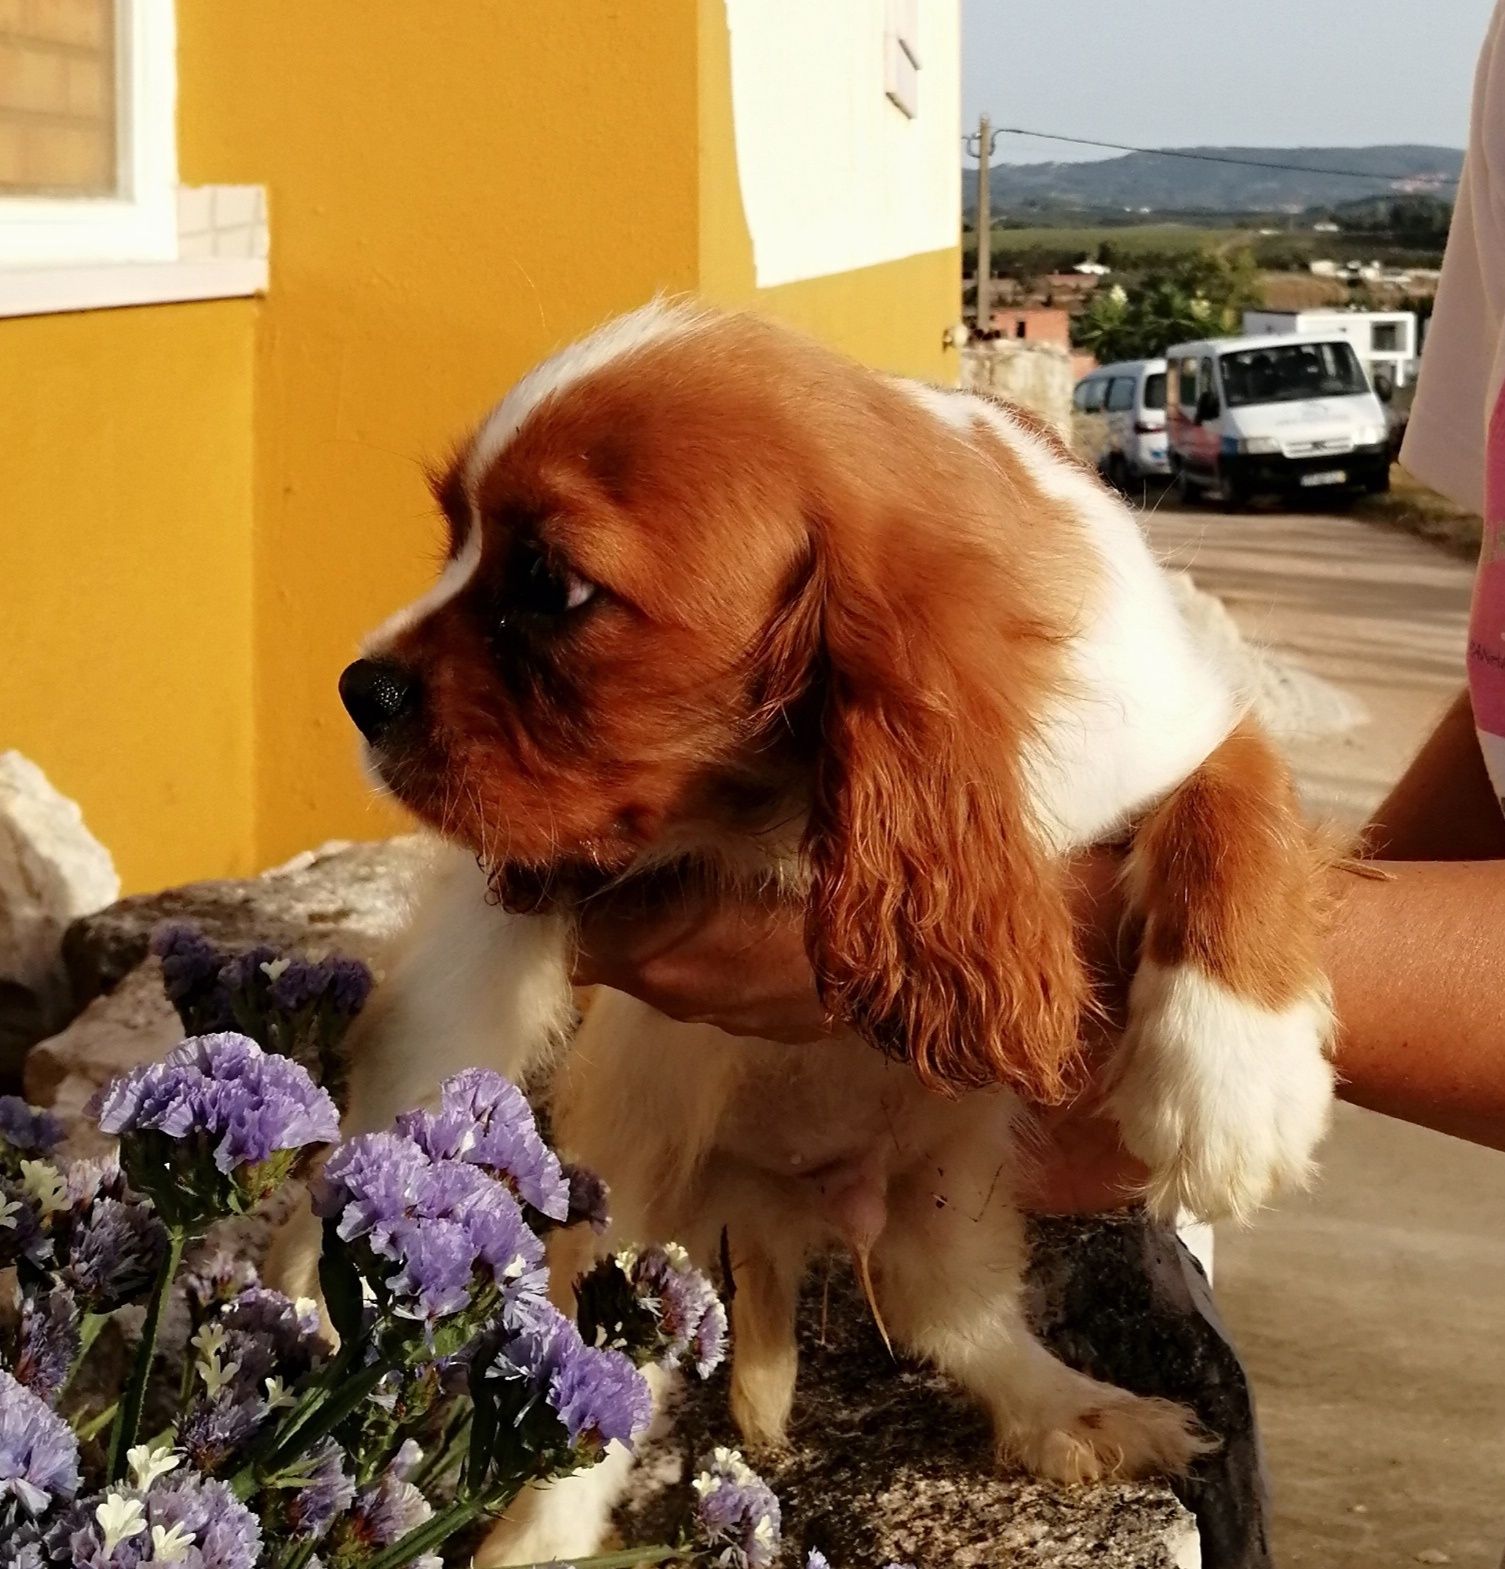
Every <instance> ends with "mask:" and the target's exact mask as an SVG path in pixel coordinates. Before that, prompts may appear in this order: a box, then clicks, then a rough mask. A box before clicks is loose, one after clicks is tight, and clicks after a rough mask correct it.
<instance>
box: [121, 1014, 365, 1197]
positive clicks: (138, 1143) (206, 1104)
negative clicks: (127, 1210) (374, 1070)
mask: <svg viewBox="0 0 1505 1569" xmlns="http://www.w3.org/2000/svg"><path fill="white" fill-rule="evenodd" d="M94 1107H95V1109H96V1110H97V1113H98V1116H99V1126H100V1128H101V1129H102V1130H103V1131H104V1132H105V1133H113V1134H117V1135H119V1136H120V1138H121V1157H122V1160H123V1162H124V1163H125V1165H126V1168H127V1171H128V1172H129V1173H130V1175H131V1177H132V1180H133V1181H135V1182H137V1183H138V1185H140V1186H142V1187H144V1188H146V1189H147V1191H148V1192H150V1194H151V1196H152V1198H153V1199H154V1200H155V1201H156V1203H157V1205H158V1207H159V1208H160V1209H164V1210H165V1211H167V1213H168V1214H169V1215H173V1214H176V1215H179V1216H183V1217H185V1218H188V1219H203V1218H204V1217H205V1213H206V1211H207V1212H208V1213H215V1212H216V1210H215V1209H214V1205H216V1204H218V1205H221V1206H227V1207H230V1208H240V1207H243V1201H245V1200H247V1199H249V1200H255V1199H259V1198H262V1197H264V1196H265V1195H266V1193H267V1192H269V1191H271V1189H272V1188H274V1187H276V1186H277V1185H278V1184H279V1183H281V1182H282V1181H284V1180H285V1179H286V1178H287V1176H288V1175H289V1174H290V1172H291V1171H292V1169H293V1167H294V1165H295V1164H296V1162H297V1160H298V1158H299V1157H300V1156H301V1155H303V1154H304V1152H305V1151H307V1150H309V1149H311V1148H312V1147H313V1146H315V1145H319V1144H332V1143H334V1142H335V1141H336V1140H337V1139H338V1138H339V1132H340V1129H339V1113H338V1112H337V1111H336V1109H335V1104H334V1102H333V1101H332V1100H331V1099H330V1098H329V1096H328V1094H327V1093H326V1092H325V1091H324V1090H321V1089H320V1088H319V1087H318V1085H316V1084H315V1083H314V1081H313V1080H312V1079H311V1078H310V1077H309V1075H308V1072H307V1070H306V1069H304V1068H302V1067H300V1066H299V1065H298V1064H297V1063H295V1062H292V1061H290V1060H289V1059H288V1058H286V1057H278V1056H274V1055H272V1054H270V1053H267V1052H264V1051H262V1049H261V1048H260V1047H259V1046H258V1045H257V1044H256V1042H255V1041H253V1040H251V1039H249V1038H248V1037H247V1036H244V1035H235V1034H228V1033H227V1034H219V1035H200V1036H196V1037H193V1038H191V1039H189V1040H186V1041H184V1042H183V1043H182V1044H181V1045H180V1046H177V1047H175V1048H174V1049H173V1050H172V1051H171V1052H169V1053H168V1055H167V1057H166V1058H165V1059H164V1060H163V1061H162V1062H159V1063H152V1064H151V1065H149V1066H147V1067H143V1068H136V1069H133V1070H132V1071H131V1072H130V1073H128V1074H126V1075H125V1076H124V1077H123V1078H119V1079H116V1080H115V1081H114V1083H113V1084H111V1085H109V1086H108V1087H107V1088H106V1089H105V1090H104V1091H103V1092H102V1093H101V1094H100V1095H98V1096H96V1097H95V1101H94ZM180 1151H186V1152H185V1153H183V1154H180V1153H179V1152H180ZM216 1174H217V1176H218V1179H219V1180H218V1181H216V1180H215V1176H216Z"/></svg>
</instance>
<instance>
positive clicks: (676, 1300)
mask: <svg viewBox="0 0 1505 1569" xmlns="http://www.w3.org/2000/svg"><path fill="white" fill-rule="evenodd" d="M628 1273H629V1278H630V1279H631V1280H632V1284H633V1288H634V1290H635V1291H636V1292H637V1295H638V1298H639V1300H640V1301H642V1302H643V1303H644V1305H645V1306H646V1307H648V1309H649V1310H650V1311H651V1312H652V1313H653V1315H654V1317H655V1318H656V1319H657V1321H658V1332H659V1338H660V1341H661V1343H662V1346H663V1350H662V1352H661V1354H660V1356H659V1364H660V1366H662V1367H666V1368H667V1367H674V1366H676V1365H677V1364H678V1363H679V1362H680V1361H682V1360H683V1359H684V1358H685V1357H687V1356H688V1357H690V1358H691V1359H692V1360H693V1362H694V1364H695V1371H696V1372H697V1373H699V1375H700V1376H701V1377H702V1378H709V1377H710V1376H711V1374H712V1373H714V1372H715V1371H716V1369H717V1368H718V1367H719V1366H720V1365H721V1359H722V1357H723V1356H725V1354H726V1309H725V1308H724V1307H723V1306H722V1305H721V1298H720V1297H718V1296H717V1295H716V1292H715V1290H714V1289H713V1287H712V1286H711V1283H710V1281H708V1280H707V1279H706V1278H705V1276H704V1275H702V1274H701V1273H700V1271H699V1270H698V1269H696V1268H695V1267H694V1266H693V1265H692V1264H691V1263H690V1255H689V1254H688V1253H686V1252H685V1250H684V1249H683V1248H682V1247H679V1246H678V1245H677V1244H675V1243H672V1242H671V1243H670V1244H669V1245H668V1246H667V1247H654V1248H645V1249H644V1250H643V1252H641V1253H639V1254H638V1255H637V1257H636V1258H635V1259H634V1260H633V1262H632V1266H631V1269H630V1270H629V1272H628Z"/></svg>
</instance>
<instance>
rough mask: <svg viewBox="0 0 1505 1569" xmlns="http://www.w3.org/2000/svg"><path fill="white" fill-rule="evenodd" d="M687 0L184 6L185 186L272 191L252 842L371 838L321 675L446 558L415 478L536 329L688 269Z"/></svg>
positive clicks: (691, 164)
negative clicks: (649, 0) (242, 185)
mask: <svg viewBox="0 0 1505 1569" xmlns="http://www.w3.org/2000/svg"><path fill="white" fill-rule="evenodd" d="M694 4H695V0H654V3H653V4H652V5H646V4H632V5H615V4H603V3H597V0H591V3H589V4H583V3H577V0H571V3H567V4H560V3H558V0H505V3H504V0H464V3H453V4H451V3H445V4H432V3H430V4H414V3H413V0H362V3H361V4H359V5H355V4H351V3H340V4H334V3H321V4H319V5H308V4H307V3H305V0H258V3H256V4H241V3H234V4H227V3H224V0H179V8H178V9H179V21H178V27H179V38H180V58H181V62H182V65H181V71H180V76H181V82H180V97H179V101H180V108H179V137H180V162H181V166H182V172H183V178H184V180H185V181H186V182H187V183H190V184H195V183H207V182H210V181H231V182H248V183H255V184H262V185H265V186H266V187H267V188H268V192H269V211H270V221H271V238H272V257H271V276H272V287H271V291H270V293H269V295H268V298H267V299H266V301H265V303H264V304H263V306H262V307H261V316H260V323H259V343H258V381H257V421H256V425H257V430H256V452H257V473H258V487H257V507H256V519H257V533H256V579H255V589H256V669H257V687H256V716H255V733H256V754H257V764H256V811H257V849H258V854H259V856H260V858H261V859H262V860H263V861H270V860H274V859H277V858H279V857H282V856H284V855H287V854H290V853H292V852H294V851H296V850H298V849H300V848H302V847H304V846H306V845H308V844H310V843H313V842H315V841H317V840H319V839H321V838H323V837H326V836H328V835H331V834H352V835H355V836H358V837H364V836H368V835H374V834H376V833H379V832H383V831H385V830H386V829H387V828H388V827H389V826H390V825H391V824H392V823H393V822H394V821H395V820H396V819H395V818H394V817H393V816H391V815H389V814H388V812H387V811H386V810H385V809H380V808H377V807H375V806H374V805H373V804H372V803H371V800H370V796H369V793H368V791H367V788H366V786H365V784H364V782H363V781H362V779H361V776H360V774H359V772H358V769H357V767H356V762H355V756H356V752H355V745H354V738H353V732H352V731H351V729H350V727H349V725H348V722H347V721H346V720H345V718H344V715H343V714H342V713H341V711H340V709H339V705H338V702H337V700H336V697H335V680H336V678H337V676H338V674H339V671H340V669H341V667H342V666H343V665H344V663H345V662H346V661H347V660H348V659H349V658H350V657H351V656H352V654H353V652H354V650H355V645H356V640H357V638H358V637H359V636H360V634H361V633H362V632H364V631H366V630H367V629H369V628H370V627H371V626H372V625H373V624H374V623H375V622H377V621H378V620H379V619H381V618H382V617H384V616H385V615H386V614H387V612H389V611H390V610H392V609H394V608H395V607H396V606H397V605H399V604H401V603H403V602H404V601H405V600H406V599H408V598H411V597H412V595H413V594H414V593H415V592H416V591H418V590H419V588H420V587H421V586H422V584H423V583H424V582H425V581H426V580H427V579H428V578H429V577H430V576H431V574H432V572H433V570H434V559H435V550H436V548H437V542H438V529H437V525H436V521H435V519H436V514H435V512H434V509H433V508H432V506H431V505H430V504H429V502H428V499H427V496H426V493H425V489H424V483H423V478H422V473H421V465H422V463H423V462H424V461H425V460H428V459H434V458H438V457H442V456H443V455H444V453H445V450H446V447H447V445H448V443H450V442H451V441H453V440H454V439H455V437H456V436H457V435H458V434H459V433H460V432H462V431H463V430H464V429H465V428H466V426H467V424H468V423H470V422H471V421H473V420H474V419H476V418H477V417H478V416H479V415H480V414H481V413H483V412H484V410H485V409H486V408H487V407H489V405H490V404H491V403H492V402H493V401H494V400H495V399H496V398H497V397H498V396H500V394H501V393H502V392H503V391H504V390H505V389H506V387H507V386H508V384H509V383H510V382H511V381H513V380H514V379H515V378H516V377H517V376H518V375H519V374H520V373H521V372H522V371H523V370H525V369H526V368H527V367H528V366H529V365H530V364H531V363H532V362H533V361H534V360H536V359H538V358H539V357H540V356H541V355H542V354H543V353H545V352H546V351H547V350H548V349H550V348H551V347H553V346H555V345H557V344H559V343H561V342H563V341H566V340H568V339H569V338H571V337H573V336H575V335H577V334H579V333H580V332H581V331H583V330H585V329H586V328H588V327H590V326H592V325H594V324H595V323H597V322H599V321H600V320H602V319H603V318H605V317H607V316H610V315H612V314H614V313H615V312H617V311H619V310H623V309H627V308H629V307H631V306H633V305H637V304H640V303H641V302H642V301H643V300H644V299H646V298H648V297H649V296H651V295H652V294H653V293H654V292H655V291H656V290H659V289H669V290H683V289H689V288H692V287H693V286H694V284H695V281H696V244H695V234H696V199H695V198H696V193H695V182H696V153H695V146H696V139H695V103H696V99H695V90H696V72H695V41H696V31H695V24H694Z"/></svg>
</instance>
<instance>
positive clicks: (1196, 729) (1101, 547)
mask: <svg viewBox="0 0 1505 1569" xmlns="http://www.w3.org/2000/svg"><path fill="white" fill-rule="evenodd" d="M904 385H905V387H906V390H908V391H909V393H910V394H911V396H913V397H914V398H915V399H916V401H917V402H919V403H920V404H921V406H922V407H924V408H925V409H927V410H928V411H929V412H930V413H931V414H933V415H934V416H935V418H936V419H937V420H938V421H939V422H941V423H942V424H944V425H946V426H947V427H948V428H949V429H951V430H954V431H956V432H957V434H958V435H961V436H962V437H963V438H964V439H965V438H970V436H971V435H972V432H973V431H974V430H975V428H976V425H977V424H978V423H981V424H983V425H984V426H985V427H986V428H987V429H988V430H989V431H990V432H991V433H992V434H994V435H995V436H996V437H998V439H999V440H1001V441H1002V442H1004V443H1005V444H1006V446H1007V447H1008V449H1009V451H1010V453H1011V454H1012V455H1013V456H1014V458H1015V459H1016V461H1017V462H1018V463H1019V464H1020V466H1021V467H1023V468H1024V470H1025V471H1026V472H1027V473H1028V475H1029V477H1030V479H1031V481H1032V482H1033V483H1034V485H1035V486H1036V487H1037V488H1038V489H1039V490H1040V491H1041V492H1042V494H1044V495H1046V496H1049V497H1050V498H1051V499H1052V500H1053V501H1056V502H1059V503H1061V504H1062V505H1063V506H1064V507H1066V508H1067V509H1068V510H1069V511H1070V512H1071V513H1072V515H1073V516H1075V517H1076V518H1077V520H1078V521H1079V523H1080V525H1081V527H1082V529H1083V530H1084V532H1085V535H1086V546H1087V549H1088V550H1089V551H1090V552H1091V553H1092V555H1093V556H1094V557H1095V561H1093V562H1091V563H1084V564H1083V565H1084V572H1083V577H1084V580H1085V581H1087V582H1089V583H1091V582H1093V581H1094V579H1095V580H1096V582H1097V584H1098V592H1097V593H1096V594H1095V595H1094V596H1093V598H1092V599H1091V601H1090V602H1086V601H1084V604H1083V607H1082V624H1081V626H1080V628H1079V629H1078V631H1077V633H1076V635H1075V636H1074V637H1073V639H1072V641H1071V646H1070V663H1071V668H1070V670H1069V672H1068V678H1069V681H1070V686H1071V691H1070V692H1069V694H1068V695H1066V696H1064V697H1062V698H1061V699H1060V700H1058V701H1057V702H1056V703H1055V704H1054V705H1053V707H1052V709H1051V710H1050V712H1049V713H1047V714H1046V715H1045V716H1044V719H1043V722H1042V724H1041V726H1040V731H1039V735H1038V738H1037V741H1036V744H1035V746H1034V747H1033V749H1032V755H1031V757H1030V759H1029V763H1030V775H1031V779H1032V783H1033V790H1034V795H1035V806H1036V814H1037V820H1038V821H1039V822H1040V824H1041V827H1042V830H1043V831H1044V833H1045V834H1046V835H1047V836H1048V838H1049V840H1050V842H1051V843H1052V845H1054V846H1055V847H1056V848H1059V849H1063V850H1064V849H1071V848H1075V847H1078V846H1081V845H1085V844H1092V843H1095V842H1096V841H1098V840H1100V839H1101V838H1103V837H1104V836H1105V835H1106V834H1108V833H1110V832H1112V831H1113V830H1114V829H1116V828H1119V827H1121V826H1122V824H1123V823H1124V822H1126V821H1128V820H1129V819H1130V818H1131V817H1133V816H1134V814H1135V813H1137V812H1138V811H1140V810H1141V809H1142V808H1144V807H1145V806H1147V805H1149V804H1150V803H1151V802H1154V801H1156V800H1158V799H1160V798H1161V797H1162V796H1164V795H1165V794H1166V792H1168V791H1169V790H1171V789H1172V788H1174V786H1176V785H1177V784H1179V783H1180V782H1181V781H1182V780H1183V779H1185V778H1186V777H1187V776H1188V775H1189V774H1191V773H1192V772H1193V771H1194V770H1195V769H1196V767H1197V765H1198V764H1199V763H1201V762H1203V761H1204V760H1205V759H1206V758H1207V757H1208V756H1209V755H1210V754H1211V753H1212V752H1213V751H1214V750H1216V748H1217V747H1218V745H1219V744H1220V743H1221V742H1222V741H1223V740H1224V739H1225V738H1226V737H1227V735H1228V733H1229V731H1231V730H1232V729H1233V727H1234V725H1235V724H1236V723H1237V721H1238V718H1239V715H1240V713H1241V712H1242V708H1243V704H1242V703H1241V702H1240V700H1239V699H1238V698H1237V696H1236V693H1235V685H1234V683H1233V681H1232V679H1231V678H1230V676H1229V675H1228V673H1227V672H1226V671H1225V670H1223V669H1221V668H1220V667H1219V664H1218V655H1217V654H1216V652H1215V651H1214V650H1212V649H1210V648H1201V647H1199V646H1197V645H1196V644H1195V642H1194V640H1193V637H1192V634H1191V632H1190V630H1189V629H1188V627H1187V624H1186V621H1185V619H1184V617H1183V616H1182V614H1181V610H1180V607H1179V606H1178V605H1177V603H1176V601H1175V599H1174V597H1173V596H1172V594H1171V590H1170V587H1169V585H1168V583H1167V582H1166V579H1165V575H1164V573H1163V571H1162V570H1161V568H1160V566H1159V564H1158V563H1157V562H1156V560H1155V558H1154V555H1153V554H1152V553H1151V551H1150V548H1149V546H1148V544H1147V543H1146V541H1145V539H1144V536H1143V534H1142V533H1141V532H1140V529H1139V525H1138V523H1137V522H1136V521H1135V519H1134V516H1133V514H1132V513H1131V512H1130V511H1129V509H1128V508H1127V507H1125V506H1124V505H1123V504H1122V503H1121V502H1120V501H1119V500H1118V499H1117V498H1116V497H1114V496H1113V495H1111V494H1110V493H1109V492H1107V491H1106V490H1104V488H1103V487H1102V486H1101V485H1099V484H1098V483H1097V482H1096V481H1095V480H1094V479H1093V478H1092V477H1091V476H1090V475H1088V474H1087V473H1085V472H1084V471H1083V470H1082V469H1080V468H1078V467H1077V466H1076V465H1075V464H1071V463H1065V462H1062V460H1061V459H1060V457H1059V456H1058V455H1057V454H1055V453H1054V452H1052V451H1051V450H1050V448H1049V447H1048V446H1047V445H1046V444H1045V442H1044V441H1043V440H1041V438H1040V437H1039V436H1038V435H1037V434H1036V433H1035V432H1034V431H1032V430H1030V429H1029V428H1028V427H1027V426H1025V425H1023V424H1022V423H1021V422H1020V421H1018V420H1016V419H1014V418H1012V417H1011V416H1010V414H1009V412H1008V411H1007V410H1006V409H1004V408H1002V407H1000V406H999V405H998V404H996V403H994V402H993V401H992V400H991V399H988V398H982V397H978V396H977V395H976V394H974V393H969V392H955V391H947V390H945V389H943V388H940V387H930V386H926V385H924V384H923V383H920V382H909V383H905V384H904ZM1021 523H1022V526H1024V527H1029V526H1031V520H1029V519H1023V520H1021Z"/></svg>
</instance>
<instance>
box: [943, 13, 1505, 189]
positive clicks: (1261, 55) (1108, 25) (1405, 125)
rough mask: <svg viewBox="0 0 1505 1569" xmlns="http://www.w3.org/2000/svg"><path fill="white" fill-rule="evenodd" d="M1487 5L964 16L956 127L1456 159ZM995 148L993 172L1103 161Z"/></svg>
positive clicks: (1028, 145)
mask: <svg viewBox="0 0 1505 1569" xmlns="http://www.w3.org/2000/svg"><path fill="white" fill-rule="evenodd" d="M1492 9H1493V0H1240V3H1235V0H1116V3H1115V0H1031V3H1029V4H1024V3H1023V0H962V112H963V119H964V121H965V123H966V124H967V125H968V126H975V125H976V123H977V116H978V114H979V113H981V112H983V111H987V112H988V113H989V114H991V115H992V117H993V121H994V124H996V125H1018V126H1026V127H1029V128H1030V129H1034V130H1041V131H1055V132H1061V133H1064V134H1067V135H1071V136H1089V137H1096V138H1099V139H1100V140H1103V141H1111V142H1128V143H1131V144H1133V145H1136V146H1142V147H1184V146H1188V145H1191V144H1195V143H1199V142H1200V143H1225V144H1226V143H1232V144H1240V145H1244V146H1251V147H1291V146H1314V147H1338V146H1363V145H1365V144H1367V143H1374V142H1435V143H1440V144H1443V145H1446V146H1453V147H1461V146H1463V145H1464V141H1465V139H1466V136H1467V131H1468V101H1469V90H1470V85H1471V83H1472V79H1473V71H1474V63H1475V61H1476V59H1477V57H1478V53H1479V46H1480V44H1481V43H1482V42H1483V39H1484V32H1485V29H1486V27H1487V25H1488V23H1489V16H1490V12H1491V10H1492ZM1102 156H1105V155H1104V154H1102V153H1093V152H1091V151H1090V150H1088V149H1083V148H1077V149H1073V148H1071V147H1069V146H1064V145H1061V144H1058V143H1054V142H1045V141H1035V140H1032V139H1031V140H1026V139H1024V138H1022V137H1015V136H1006V137H1000V138H999V142H998V150H997V152H996V154H995V155H994V161H995V162H1005V163H1036V162H1041V161H1043V160H1045V159H1050V158H1080V157H1102Z"/></svg>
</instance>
